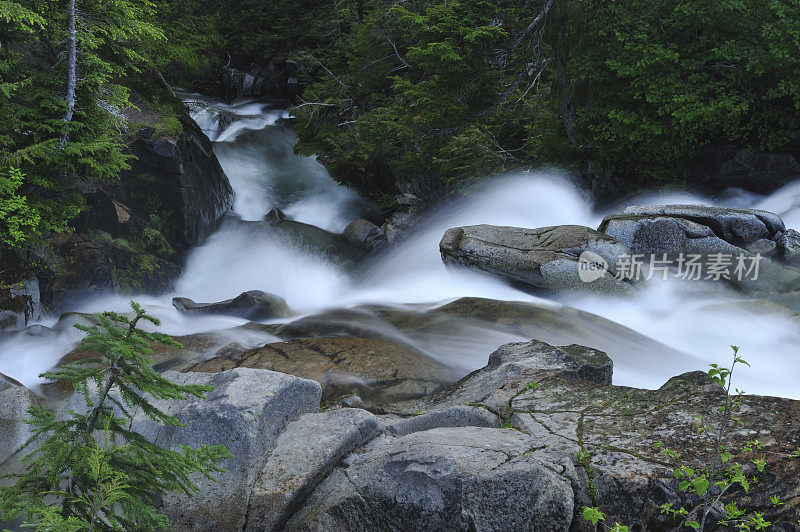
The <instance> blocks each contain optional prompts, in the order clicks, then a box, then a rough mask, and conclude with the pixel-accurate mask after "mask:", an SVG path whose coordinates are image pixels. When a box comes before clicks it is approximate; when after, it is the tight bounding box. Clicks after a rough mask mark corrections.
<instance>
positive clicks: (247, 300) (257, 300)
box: [172, 290, 289, 321]
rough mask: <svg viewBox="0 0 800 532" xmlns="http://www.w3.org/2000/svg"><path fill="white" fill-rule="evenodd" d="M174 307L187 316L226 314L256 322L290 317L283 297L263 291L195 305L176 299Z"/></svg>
mask: <svg viewBox="0 0 800 532" xmlns="http://www.w3.org/2000/svg"><path fill="white" fill-rule="evenodd" d="M172 305H173V306H174V307H175V308H176V309H178V311H180V312H182V313H183V314H187V315H203V314H224V315H226V316H235V317H237V318H245V319H248V320H254V321H260V320H269V319H275V318H285V317H286V316H288V315H289V305H287V304H286V301H285V300H284V299H283V298H282V297H278V296H276V295H273V294H268V293H266V292H262V291H261V290H250V291H248V292H244V293H242V294H239V295H238V296H236V297H235V298H232V299H226V300H225V301H218V302H216V303H195V302H194V301H192V300H191V299H189V298H186V297H175V298H173V299H172Z"/></svg>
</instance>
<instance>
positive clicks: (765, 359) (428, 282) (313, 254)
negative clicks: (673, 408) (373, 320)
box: [0, 96, 800, 399]
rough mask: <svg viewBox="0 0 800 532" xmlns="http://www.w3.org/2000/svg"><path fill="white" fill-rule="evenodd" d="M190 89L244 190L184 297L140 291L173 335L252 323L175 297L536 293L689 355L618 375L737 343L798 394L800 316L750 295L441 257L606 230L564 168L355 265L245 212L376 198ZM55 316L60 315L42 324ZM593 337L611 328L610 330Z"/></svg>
mask: <svg viewBox="0 0 800 532" xmlns="http://www.w3.org/2000/svg"><path fill="white" fill-rule="evenodd" d="M189 99H190V100H192V101H190V108H191V109H192V114H193V117H194V118H195V120H196V121H197V122H198V123H199V124H200V126H201V127H202V128H203V129H204V130H205V131H206V133H207V134H208V135H209V137H210V138H211V139H212V140H214V141H215V151H216V153H217V156H218V158H219V160H220V163H221V165H222V167H223V169H224V170H225V173H226V174H227V175H228V177H229V179H230V181H231V184H232V186H233V188H234V191H235V201H234V207H233V212H234V214H235V215H236V217H232V219H229V220H227V221H226V222H224V223H223V224H222V226H221V227H220V228H219V229H218V230H217V231H216V232H215V233H214V234H213V235H211V236H210V237H209V238H208V239H207V241H206V242H205V243H204V244H203V245H202V246H200V247H198V248H197V249H195V250H193V251H192V252H191V254H190V255H189V257H188V260H187V264H186V268H185V270H184V272H183V274H182V275H181V277H180V278H179V279H178V280H177V282H176V283H175V290H174V293H172V294H166V295H163V296H158V297H154V296H138V295H137V296H135V297H134V298H135V299H136V300H138V301H140V302H141V303H143V304H145V306H147V307H148V308H149V309H150V311H151V312H152V313H153V314H155V315H157V316H159V317H160V318H161V319H162V320H163V322H164V323H163V327H162V329H163V330H164V331H165V332H168V333H170V334H174V335H181V334H190V333H194V332H201V331H211V330H221V329H226V328H230V327H235V326H237V325H240V324H242V323H244V320H239V319H236V318H228V317H203V318H197V317H195V318H187V317H185V316H183V315H181V314H179V313H178V312H177V311H175V309H174V308H173V307H172V305H171V298H172V297H174V296H183V297H189V298H192V299H195V300H197V301H216V300H221V299H227V298H230V297H234V296H236V295H238V294H239V293H241V292H243V291H246V290H256V289H257V290H264V291H266V292H270V293H274V294H277V295H279V296H281V297H283V298H284V299H286V301H287V302H288V303H289V305H290V307H291V308H292V309H293V310H294V311H295V312H297V313H299V314H301V315H303V314H310V313H315V312H320V311H324V310H325V309H331V308H347V307H353V306H355V305H362V304H380V305H398V306H399V305H409V304H418V305H423V307H422V308H432V307H434V306H438V305H439V304H441V303H442V302H447V301H451V300H454V299H456V298H460V297H466V296H474V297H485V298H490V299H497V300H506V301H526V302H531V303H535V304H537V305H541V306H545V307H548V308H552V309H555V310H558V309H562V308H564V307H563V306H564V305H569V306H571V307H574V308H578V309H581V310H584V311H587V312H590V313H593V314H596V315H598V316H601V317H603V318H607V319H608V320H611V321H613V322H616V323H618V324H621V325H624V326H625V327H629V328H630V329H633V330H634V331H636V332H638V333H640V334H641V335H644V336H645V337H649V338H651V339H653V340H655V341H656V342H659V343H661V344H663V345H665V346H668V347H670V348H672V349H674V350H676V351H679V352H680V354H679V355H674V354H664V352H660V351H654V350H652V349H651V348H649V347H646V346H643V347H641V348H640V349H636V346H635V345H634V346H626V347H625V349H622V348H621V349H620V352H617V353H615V352H614V351H615V350H614V349H611V350H609V353H610V355H611V356H612V358H613V359H614V363H615V369H614V382H615V384H620V385H629V386H635V387H645V388H656V387H658V386H660V385H662V384H663V383H664V382H665V381H666V380H667V379H668V378H670V377H672V376H674V375H676V374H679V373H682V372H685V371H690V370H704V369H706V368H707V365H708V364H709V363H710V362H727V361H728V360H729V353H730V347H729V346H730V345H731V344H735V345H739V346H741V349H742V354H743V356H744V357H745V358H746V359H748V360H749V361H750V363H751V365H752V368H750V369H748V370H745V371H742V372H741V373H740V374H739V375H737V382H736V386H737V387H739V388H742V389H744V390H746V391H747V392H748V393H758V394H765V395H778V396H785V397H792V398H798V399H800V386H799V385H798V382H800V358H799V356H800V355H799V353H800V351H799V350H798V348H797V346H798V345H800V325H799V324H800V321H798V319H797V318H796V317H794V316H792V315H790V314H789V313H784V312H782V311H781V310H780V309H775V310H774V311H773V310H770V309H769V308H766V307H754V306H753V305H746V304H742V303H741V301H742V298H741V296H739V295H737V294H736V293H734V292H729V291H726V290H724V289H722V288H721V287H719V286H714V287H710V286H706V285H702V284H700V283H679V282H672V281H670V282H658V283H650V284H649V286H648V287H647V288H646V289H645V290H643V291H641V292H637V293H635V294H632V295H627V296H624V297H618V298H611V297H602V298H599V297H571V298H568V299H552V300H547V299H542V298H539V297H536V296H533V295H530V294H528V293H525V292H522V291H520V290H517V289H515V288H513V287H511V286H509V285H507V284H506V283H504V282H502V281H501V280H499V279H497V278H494V277H492V276H487V275H483V274H479V273H474V272H468V271H458V270H448V269H446V268H445V267H444V265H443V264H442V261H441V258H440V256H439V248H438V244H439V240H440V239H441V236H442V234H443V233H444V231H445V230H446V229H448V228H450V227H453V226H457V225H473V224H494V225H509V226H519V227H542V226H550V225H561V224H576V225H586V226H589V227H597V226H598V225H599V223H600V221H601V220H602V218H603V215H604V214H605V213H603V212H596V211H595V210H594V208H593V206H592V204H591V202H590V201H589V199H588V198H587V197H586V196H585V195H584V194H583V193H581V192H580V191H579V190H578V189H576V188H575V187H574V186H572V184H571V182H570V180H569V178H568V177H567V176H565V175H561V174H559V173H557V172H528V173H517V174H512V175H506V176H499V177H496V178H492V179H491V180H489V181H488V182H487V183H486V184H485V185H484V186H483V187H480V188H476V189H474V190H472V191H471V192H470V193H469V194H468V195H467V196H466V197H464V198H461V199H459V200H450V201H448V202H446V203H443V204H441V205H439V206H437V207H435V208H434V209H432V210H431V216H430V217H429V218H428V219H426V220H424V221H423V222H422V223H421V224H419V225H418V228H417V229H416V230H415V232H414V233H413V234H412V235H411V236H410V237H409V238H408V239H406V240H405V241H403V242H401V243H400V244H398V245H394V246H392V247H390V248H388V249H387V250H386V251H385V252H383V253H382V254H379V255H377V256H375V257H373V258H371V259H369V260H368V261H367V262H366V263H364V264H361V265H360V266H359V267H358V268H355V269H354V268H351V267H348V266H347V265H344V264H342V263H341V262H338V261H336V260H332V259H331V257H328V256H322V255H320V254H319V253H318V252H317V251H315V250H314V249H312V248H309V247H307V246H304V245H302V244H299V243H298V242H296V241H293V240H291V239H287V238H286V237H285V235H281V234H280V233H276V232H274V231H268V230H263V226H262V225H257V224H256V225H254V224H243V223H239V222H238V220H244V221H257V220H262V219H263V217H264V215H265V214H267V212H269V211H270V210H271V209H272V208H273V207H276V206H277V207H279V208H281V209H282V210H283V211H284V212H285V213H286V214H287V215H288V216H289V217H290V218H291V219H294V220H296V221H300V222H304V223H308V224H311V225H315V226H317V227H320V228H322V229H326V230H329V231H332V232H341V231H342V230H343V229H344V227H345V226H346V225H347V224H348V223H349V222H350V221H352V220H353V219H355V218H358V217H359V216H360V215H361V213H362V212H363V210H364V209H365V208H366V207H367V205H366V204H365V203H364V202H363V201H362V200H360V199H359V198H358V197H357V196H356V195H355V194H354V193H353V192H352V191H350V190H348V189H346V188H343V187H341V186H338V185H337V184H336V183H335V182H334V181H333V180H332V179H331V178H330V176H329V175H328V173H327V171H326V170H325V168H324V167H323V166H322V164H320V163H319V162H318V161H317V160H316V159H315V158H313V157H302V156H298V155H295V154H294V153H293V152H292V148H293V146H294V144H295V137H294V134H293V132H292V130H291V129H290V128H289V127H288V126H287V125H285V123H284V122H283V119H285V118H286V114H285V111H284V109H283V108H281V107H280V104H271V103H264V102H252V101H251V102H240V103H237V104H234V105H223V104H219V103H215V102H213V101H210V100H206V99H203V98H201V97H197V96H193V97H190V98H189ZM656 203H658V204H669V203H697V204H700V203H702V204H711V203H712V202H711V201H710V200H709V199H708V198H701V197H697V196H691V195H687V194H651V195H646V196H642V197H638V198H634V199H632V200H630V201H627V202H626V205H630V204H656ZM716 204H717V205H720V206H737V207H754V208H763V209H765V210H771V211H773V212H776V213H778V214H780V215H781V216H782V217H783V218H784V220H785V221H786V224H787V227H796V228H800V183H795V184H792V185H789V186H788V187H786V188H784V189H783V190H780V191H778V192H776V193H775V194H773V195H771V196H769V197H761V196H757V195H754V194H748V193H744V192H741V191H732V192H731V193H729V194H727V195H726V196H725V199H724V200H719V201H717V203H716ZM233 218H236V219H233ZM129 299H131V296H129V295H125V296H121V295H114V294H110V295H108V296H105V297H98V298H95V299H92V300H90V301H86V302H85V303H84V304H83V305H82V306H81V307H80V308H77V309H74V310H77V311H81V312H97V311H102V310H117V311H124V310H125V309H126V307H127V301H128V300H129ZM415 308H420V307H415ZM54 322H55V319H50V320H49V321H45V322H43V324H44V325H52V324H53V323H54ZM592 334H595V335H603V331H592ZM615 334H616V333H614V332H609V333H608V335H607V336H608V337H606V338H603V342H604V344H603V345H612V347H613V342H614V335H615ZM78 339H79V335H78V334H76V333H75V332H73V331H67V332H64V333H63V334H61V335H59V336H58V339H57V340H55V341H54V340H53V339H52V338H50V339H43V338H42V339H37V338H31V337H22V336H20V337H19V338H15V339H13V340H11V341H8V342H5V343H3V344H0V372H2V373H5V374H8V375H10V376H12V377H15V378H17V379H18V380H20V381H22V382H23V383H24V384H26V385H33V384H36V383H37V382H39V379H38V377H37V375H38V374H39V373H40V372H41V371H43V370H46V369H48V368H49V367H51V366H52V365H53V364H55V363H56V362H57V361H58V359H59V358H60V357H61V356H62V355H63V354H64V353H66V352H67V351H68V350H69V349H71V348H72V347H73V346H74V345H75V344H76V342H77V341H78ZM269 340H271V339H270V338H267V337H266V336H265V335H261V336H259V335H254V336H252V337H250V338H244V339H239V338H237V341H239V342H240V343H243V344H244V345H248V344H249V345H257V344H258V343H259V342H261V343H264V342H266V341H269ZM511 340H524V338H512V337H509V336H508V335H507V334H501V333H498V332H497V331H494V330H493V329H491V328H490V327H485V328H484V327H479V328H478V329H477V330H475V331H474V334H471V335H466V336H465V337H464V338H462V339H457V338H450V339H439V340H438V341H437V342H438V343H428V344H426V345H421V346H420V349H421V350H422V351H423V352H426V353H427V354H429V355H430V356H435V357H438V358H441V359H442V360H446V361H457V363H458V364H461V367H462V369H463V370H464V371H465V372H466V371H470V370H472V369H477V368H479V367H481V366H483V365H484V364H485V363H486V359H487V358H488V354H489V353H490V352H491V350H493V349H495V348H496V347H498V346H499V345H501V344H502V343H505V342H506V341H511ZM409 341H410V340H409ZM621 342H622V340H620V343H621ZM22 353H25V356H24V357H23V356H20V355H21V354H22Z"/></svg>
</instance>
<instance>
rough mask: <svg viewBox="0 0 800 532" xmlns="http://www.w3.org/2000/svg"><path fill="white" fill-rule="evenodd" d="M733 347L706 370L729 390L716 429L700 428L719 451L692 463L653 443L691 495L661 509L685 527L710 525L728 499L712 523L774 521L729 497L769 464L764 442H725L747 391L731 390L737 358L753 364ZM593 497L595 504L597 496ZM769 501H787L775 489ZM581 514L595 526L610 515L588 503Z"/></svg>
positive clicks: (749, 525)
mask: <svg viewBox="0 0 800 532" xmlns="http://www.w3.org/2000/svg"><path fill="white" fill-rule="evenodd" d="M731 348H732V350H733V361H732V363H731V365H730V366H729V367H723V366H720V365H718V364H710V368H711V369H710V370H709V371H708V379H709V381H710V382H713V383H715V384H717V385H719V386H720V387H721V388H723V389H724V390H725V394H724V398H723V399H722V402H721V404H720V406H719V408H718V409H717V410H716V412H715V413H716V422H717V425H716V427H713V429H714V430H712V427H707V426H701V427H699V428H697V434H698V435H702V434H704V433H713V434H714V436H713V446H714V449H715V454H714V457H713V458H712V459H711V463H709V464H704V465H701V466H697V465H693V464H691V463H690V462H689V460H688V458H687V457H682V456H681V455H680V453H678V452H676V451H674V450H672V449H669V448H667V447H665V446H664V444H663V443H662V442H657V443H656V444H655V448H656V449H659V450H660V454H661V455H662V456H663V457H664V458H665V459H667V460H669V461H671V462H674V463H676V467H675V469H674V470H673V475H674V476H675V479H676V480H677V482H678V489H679V490H680V491H681V492H683V493H686V494H687V495H688V496H689V500H690V504H687V505H684V506H679V507H676V506H675V504H674V503H671V502H668V503H665V504H662V505H661V506H660V510H661V513H662V514H664V515H668V516H670V517H672V518H673V519H674V520H675V521H676V522H678V523H680V526H681V527H686V528H691V529H694V530H700V531H702V530H706V528H707V527H709V526H712V524H711V523H710V521H709V516H710V514H711V512H712V510H713V509H714V508H717V507H718V505H719V504H720V503H724V509H725V515H724V517H723V518H722V519H721V520H719V522H717V523H715V524H714V526H720V527H725V528H726V529H737V530H743V531H745V530H746V531H750V530H765V529H767V528H769V527H770V526H771V525H772V523H771V522H769V521H767V520H766V519H764V513H763V512H755V511H748V510H747V509H745V508H740V506H739V504H738V502H737V501H736V500H731V497H730V496H731V493H732V492H733V491H734V490H735V489H739V490H740V492H741V493H743V494H744V495H745V497H746V496H747V494H748V493H749V492H750V488H751V484H753V483H755V482H757V481H758V477H757V475H759V474H762V473H764V472H765V470H766V467H767V465H768V464H767V460H766V458H765V455H764V453H763V452H761V448H762V443H761V442H760V441H758V440H753V441H749V442H747V443H746V444H745V445H744V447H743V448H742V449H740V450H738V451H735V452H731V451H729V450H728V448H727V447H726V445H725V440H726V439H727V437H728V436H729V434H730V430H731V428H732V426H733V425H734V424H741V423H742V422H741V420H739V419H738V418H737V416H736V411H737V410H739V409H740V407H741V406H742V395H743V392H741V391H738V390H737V391H736V393H735V394H733V393H732V392H731V386H732V378H733V374H734V370H735V369H736V366H737V365H738V364H744V365H747V366H749V364H748V363H747V361H745V360H744V359H742V358H741V357H740V356H739V348H738V347H737V346H731ZM586 456H588V455H583V454H581V453H579V456H578V459H577V461H578V463H579V464H582V463H584V462H585V461H586ZM745 460H746V461H745ZM594 500H595V504H596V499H594ZM743 500H744V501H746V500H747V499H746V498H745V499H743ZM770 502H771V504H772V506H773V507H775V508H777V507H779V506H781V505H782V504H783V502H782V501H781V498H780V496H778V495H773V496H772V497H771V498H770ZM583 517H584V519H585V520H586V521H587V522H590V523H592V524H593V525H595V526H596V527H597V526H599V525H602V523H603V522H604V521H605V519H606V515H605V514H604V513H603V512H602V511H601V510H600V509H599V508H597V507H596V506H594V507H584V509H583ZM610 530H628V528H627V527H624V526H622V525H620V524H617V525H615V527H613V528H610Z"/></svg>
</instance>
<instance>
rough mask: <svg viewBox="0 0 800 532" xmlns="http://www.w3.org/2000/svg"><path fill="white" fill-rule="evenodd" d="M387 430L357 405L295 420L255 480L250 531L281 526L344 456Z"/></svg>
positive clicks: (279, 527) (280, 437)
mask: <svg viewBox="0 0 800 532" xmlns="http://www.w3.org/2000/svg"><path fill="white" fill-rule="evenodd" d="M383 430H384V428H383V424H382V423H381V422H380V421H379V420H378V418H376V417H375V416H374V415H372V414H370V413H369V412H367V411H365V410H359V409H354V408H344V409H340V410H333V411H331V412H325V413H319V414H306V415H304V416H303V417H301V418H300V419H298V420H297V421H295V422H293V423H290V424H289V426H288V427H287V428H286V430H285V431H283V433H282V434H281V435H280V436H279V437H278V440H277V442H276V444H275V447H274V448H273V449H272V450H271V451H270V452H269V455H268V457H267V461H266V462H265V463H264V465H263V466H262V467H261V471H260V472H259V474H258V477H257V479H256V481H255V483H254V485H253V489H252V491H251V494H250V501H249V506H248V510H247V515H248V518H247V530H281V529H282V528H283V527H284V525H285V524H286V521H287V520H288V519H289V517H291V515H292V513H293V512H294V511H295V510H296V509H297V507H298V506H299V505H300V503H301V502H302V501H303V500H304V499H305V498H306V497H307V496H308V494H309V493H310V492H311V491H312V490H313V489H314V488H315V487H316V485H317V484H318V483H319V482H320V481H322V479H323V478H324V477H325V476H326V475H327V474H328V473H329V472H330V471H331V470H332V469H333V468H334V467H335V466H336V465H337V464H338V462H339V461H340V460H341V459H342V458H344V457H345V456H346V455H348V454H350V453H351V452H352V451H354V450H355V449H356V448H358V447H360V446H362V445H364V444H365V443H367V442H368V441H370V440H372V439H373V438H375V437H376V436H378V435H379V434H380V433H382V432H383Z"/></svg>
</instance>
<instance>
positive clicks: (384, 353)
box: [187, 336, 458, 404]
mask: <svg viewBox="0 0 800 532" xmlns="http://www.w3.org/2000/svg"><path fill="white" fill-rule="evenodd" d="M233 367H246V368H259V369H270V370H273V371H281V372H284V373H289V374H291V375H296V376H298V377H303V378H307V379H314V380H316V381H317V382H319V383H320V384H321V385H322V387H323V392H324V393H323V397H324V399H325V400H326V401H330V400H333V399H334V398H336V397H341V396H344V395H350V394H353V393H356V394H358V395H359V396H360V397H361V398H362V399H363V400H364V402H365V403H366V404H381V403H385V402H391V401H398V400H402V399H407V398H411V397H420V396H422V395H426V394H428V393H431V392H433V391H435V390H438V389H440V388H442V387H444V386H446V385H448V384H451V383H453V382H455V381H456V379H457V378H458V376H457V375H456V374H455V373H454V372H453V370H452V369H451V368H448V367H446V366H444V365H443V364H440V363H437V362H435V361H434V360H432V359H430V358H428V357H426V356H424V355H422V354H420V353H417V352H416V351H412V350H411V349H408V348H405V347H401V346H398V345H395V344H391V343H388V342H384V341H381V340H377V339H369V338H350V337H343V336H331V337H322V338H298V339H293V340H289V341H287V342H278V343H271V344H267V345H265V346H263V347H259V348H256V349H251V350H249V351H246V352H245V353H244V354H240V353H236V354H235V356H232V357H229V356H220V357H215V358H212V359H210V360H206V361H203V362H200V363H197V364H195V365H193V366H190V367H189V368H187V371H201V372H218V371H224V370H226V369H230V368H233Z"/></svg>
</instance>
